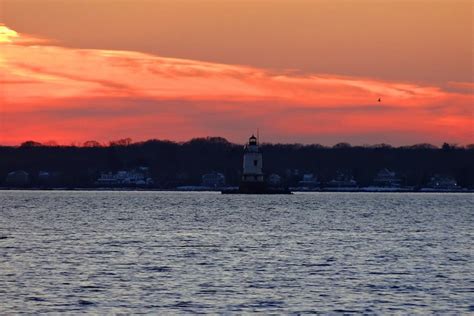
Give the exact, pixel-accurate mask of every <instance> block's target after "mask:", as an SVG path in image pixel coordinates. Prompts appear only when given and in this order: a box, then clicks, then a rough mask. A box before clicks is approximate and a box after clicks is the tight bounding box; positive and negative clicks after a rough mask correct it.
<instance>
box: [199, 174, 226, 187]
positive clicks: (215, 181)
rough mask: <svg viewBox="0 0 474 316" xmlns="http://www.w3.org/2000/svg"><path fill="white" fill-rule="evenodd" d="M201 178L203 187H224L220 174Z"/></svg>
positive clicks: (223, 179)
mask: <svg viewBox="0 0 474 316" xmlns="http://www.w3.org/2000/svg"><path fill="white" fill-rule="evenodd" d="M201 178H202V182H201V184H202V186H203V187H208V188H221V187H223V186H224V185H225V176H224V175H223V174H222V173H220V172H211V173H206V174H203V175H202V177H201Z"/></svg>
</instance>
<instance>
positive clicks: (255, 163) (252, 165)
mask: <svg viewBox="0 0 474 316" xmlns="http://www.w3.org/2000/svg"><path fill="white" fill-rule="evenodd" d="M222 194H291V192H290V190H288V188H283V187H280V188H275V187H271V188H268V187H267V186H266V185H265V180H264V175H263V157H262V153H261V152H260V149H259V148H258V138H257V137H255V136H254V135H252V136H251V137H250V138H249V142H248V143H247V145H246V146H245V148H244V163H243V170H242V181H240V186H239V188H238V189H225V190H222Z"/></svg>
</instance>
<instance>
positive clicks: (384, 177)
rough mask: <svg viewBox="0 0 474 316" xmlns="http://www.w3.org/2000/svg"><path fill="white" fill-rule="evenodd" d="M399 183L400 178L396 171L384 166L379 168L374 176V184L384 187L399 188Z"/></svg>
mask: <svg viewBox="0 0 474 316" xmlns="http://www.w3.org/2000/svg"><path fill="white" fill-rule="evenodd" d="M400 184H401V180H400V178H398V177H397V175H396V173H395V172H393V171H390V170H388V169H387V168H384V169H382V170H380V171H379V172H378V173H377V175H376V176H375V178H374V186H376V187H384V188H399V187H400Z"/></svg>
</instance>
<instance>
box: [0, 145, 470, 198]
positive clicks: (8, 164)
mask: <svg viewBox="0 0 474 316" xmlns="http://www.w3.org/2000/svg"><path fill="white" fill-rule="evenodd" d="M261 150H262V152H263V157H264V171H265V174H267V175H269V174H271V173H276V174H279V175H280V176H282V178H283V179H284V181H285V183H286V184H287V185H295V184H296V183H297V182H298V181H299V180H300V178H301V175H302V174H304V173H314V174H315V175H317V176H318V179H319V180H320V181H321V182H323V183H324V182H326V181H330V180H331V179H332V178H333V177H334V176H335V175H336V174H337V173H338V172H344V173H346V174H350V175H352V176H353V177H354V179H355V180H356V181H357V182H358V184H359V185H360V186H366V185H370V184H371V182H372V180H373V178H374V176H375V175H376V174H377V172H378V171H379V170H381V169H382V168H388V169H390V170H392V171H395V172H396V173H397V174H398V175H399V177H400V178H401V180H402V185H406V186H414V187H420V186H422V185H424V184H426V183H427V182H428V181H429V179H430V178H431V177H432V176H434V175H436V174H440V175H446V176H451V177H454V178H455V180H456V181H457V183H458V184H459V185H460V186H461V187H465V188H473V187H474V144H472V145H467V146H457V145H452V144H447V143H445V144H443V146H442V147H441V148H438V147H436V146H433V145H431V144H418V145H413V146H401V147H392V146H390V145H387V144H379V145H371V146H351V145H350V144H348V143H339V144H336V145H335V146H332V147H326V146H322V145H318V144H312V145H302V144H261ZM242 155H243V146H242V145H238V144H233V143H230V142H228V141H227V140H226V139H224V138H221V137H207V138H195V139H192V140H190V141H187V142H182V143H177V142H172V141H167V140H156V139H152V140H148V141H144V142H132V140H131V139H130V138H125V139H120V140H116V141H111V142H109V143H108V144H106V145H104V144H100V143H99V142H97V141H87V142H85V143H83V144H81V145H80V146H78V145H77V144H76V145H71V146H58V145H57V144H55V143H54V142H50V143H48V144H41V143H38V142H35V141H26V142H24V143H23V144H21V145H20V146H1V147H0V185H1V186H7V184H6V182H5V178H6V176H7V174H8V173H10V172H12V171H15V170H24V171H26V172H27V173H29V175H30V179H31V183H30V184H29V185H30V186H33V187H37V186H43V187H48V186H51V187H69V188H90V187H94V186H95V181H96V179H97V178H98V177H99V176H100V174H101V173H102V172H108V171H110V172H116V171H118V170H131V169H133V168H137V167H139V166H145V167H148V168H149V172H150V177H152V178H153V180H154V187H156V188H163V189H168V188H173V187H176V186H179V185H197V184H199V183H200V182H201V176H202V175H203V174H205V173H209V172H212V171H217V172H221V173H223V174H224V175H225V177H226V182H227V184H230V185H237V184H238V183H239V180H240V176H241V169H242ZM41 171H47V172H49V173H51V174H54V175H56V176H55V178H54V180H52V181H49V182H48V183H41V181H39V179H38V174H39V172H41Z"/></svg>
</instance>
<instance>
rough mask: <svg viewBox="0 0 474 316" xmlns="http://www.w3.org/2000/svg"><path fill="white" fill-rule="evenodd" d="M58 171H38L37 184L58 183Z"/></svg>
mask: <svg viewBox="0 0 474 316" xmlns="http://www.w3.org/2000/svg"><path fill="white" fill-rule="evenodd" d="M59 178H60V173H59V172H55V171H39V172H38V184H40V185H46V186H49V185H54V184H58V183H59Z"/></svg>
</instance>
